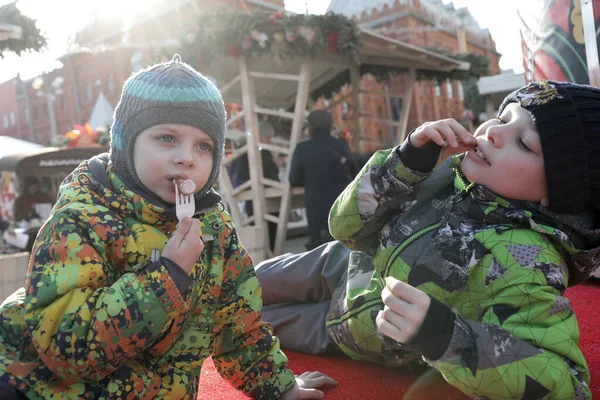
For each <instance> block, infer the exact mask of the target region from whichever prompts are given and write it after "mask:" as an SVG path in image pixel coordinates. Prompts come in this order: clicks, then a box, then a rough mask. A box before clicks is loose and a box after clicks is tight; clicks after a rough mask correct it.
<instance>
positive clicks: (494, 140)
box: [486, 126, 502, 147]
mask: <svg viewBox="0 0 600 400" xmlns="http://www.w3.org/2000/svg"><path fill="white" fill-rule="evenodd" d="M498 131H499V129H498V127H497V126H491V127H490V128H488V130H487V132H486V136H487V139H488V142H490V143H491V144H492V145H494V147H500V146H501V145H502V134H501V133H499V132H498Z"/></svg>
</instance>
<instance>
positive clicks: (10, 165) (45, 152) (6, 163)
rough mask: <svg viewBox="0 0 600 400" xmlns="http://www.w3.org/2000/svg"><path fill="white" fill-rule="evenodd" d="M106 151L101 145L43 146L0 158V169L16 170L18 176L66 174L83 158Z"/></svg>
mask: <svg viewBox="0 0 600 400" xmlns="http://www.w3.org/2000/svg"><path fill="white" fill-rule="evenodd" d="M105 151H107V149H105V148H101V147H80V148H73V149H60V148H56V147H45V148H43V149H39V150H31V151H26V152H22V153H16V154H11V155H8V156H4V157H2V158H0V171H11V172H16V174H17V175H18V176H27V175H37V176H43V175H54V174H59V173H60V174H65V175H66V174H68V173H70V172H71V171H73V170H74V169H75V167H77V166H78V165H79V164H80V163H81V162H82V161H83V160H87V159H88V158H90V157H93V156H95V155H96V154H100V153H102V152H105Z"/></svg>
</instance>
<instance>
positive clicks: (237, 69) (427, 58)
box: [179, 11, 469, 262]
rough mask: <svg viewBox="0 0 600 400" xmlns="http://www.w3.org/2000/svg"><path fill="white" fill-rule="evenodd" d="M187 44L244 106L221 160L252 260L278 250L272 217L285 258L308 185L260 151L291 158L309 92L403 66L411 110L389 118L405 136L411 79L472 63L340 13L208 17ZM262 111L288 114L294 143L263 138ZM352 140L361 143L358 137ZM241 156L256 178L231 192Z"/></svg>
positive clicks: (225, 190) (226, 191) (185, 50)
mask: <svg viewBox="0 0 600 400" xmlns="http://www.w3.org/2000/svg"><path fill="white" fill-rule="evenodd" d="M181 42H182V43H181V46H180V48H179V51H180V52H181V54H182V57H183V59H184V61H186V62H188V63H190V64H192V65H193V66H195V67H196V68H198V69H199V70H200V71H202V72H203V73H205V74H207V75H208V74H209V75H210V76H211V77H212V78H213V79H214V81H215V83H216V84H217V86H218V87H219V89H220V91H221V92H222V94H223V97H224V100H225V101H226V102H228V103H233V104H240V105H241V109H236V110H235V113H234V114H231V115H230V118H229V121H228V122H227V126H228V127H236V126H237V125H239V122H240V121H243V127H244V129H245V131H246V132H247V140H246V144H243V145H242V146H241V147H239V148H236V149H235V150H234V151H233V152H232V154H230V155H229V157H226V158H225V159H224V160H223V167H224V168H222V173H221V180H220V182H219V185H220V191H221V193H222V194H223V195H224V198H225V200H226V202H227V205H228V207H229V209H230V211H231V214H232V217H233V219H234V221H235V223H236V225H237V226H238V228H239V232H240V236H241V237H242V241H243V243H244V245H245V246H246V247H247V248H248V251H249V253H250V254H251V255H252V257H253V260H254V261H255V262H259V261H260V260H262V259H264V258H265V257H268V256H271V255H272V254H271V251H270V249H269V248H268V246H267V239H266V237H267V236H266V235H267V233H266V223H267V221H271V222H274V223H276V224H277V236H276V242H275V250H274V253H275V254H280V253H282V251H283V245H284V241H285V238H286V230H287V224H288V216H289V212H290V208H291V205H292V204H293V203H298V204H299V205H302V204H303V191H302V190H301V189H300V188H291V187H290V184H289V182H288V181H287V179H285V177H287V176H288V170H287V168H288V167H286V170H285V172H284V178H283V179H282V180H281V181H279V180H278V181H275V180H272V179H267V178H265V177H264V174H263V168H262V163H261V159H260V157H261V156H260V151H259V149H260V148H262V149H265V150H268V151H271V152H272V153H274V154H276V155H283V156H288V157H289V156H291V154H292V153H293V151H294V148H295V146H296V144H297V143H298V141H299V140H300V138H301V134H302V130H303V125H304V119H305V117H306V116H307V106H309V105H310V104H311V102H312V101H313V99H312V98H311V93H315V92H318V90H319V89H320V88H322V87H323V86H324V85H326V84H328V83H329V82H331V81H332V80H333V79H334V78H338V77H339V76H340V75H343V74H348V73H349V77H350V81H351V82H350V83H351V84H352V86H353V87H355V88H358V87H359V86H360V84H359V81H360V75H361V67H363V68H364V67H365V66H370V67H371V68H370V69H371V70H373V69H374V68H377V67H379V68H390V69H395V70H396V71H402V72H404V73H405V76H406V80H405V82H406V84H405V89H404V93H402V94H401V96H402V98H403V104H404V105H405V106H404V107H403V108H402V111H401V118H400V121H387V120H386V122H387V123H389V124H391V125H392V126H394V128H395V129H396V130H397V133H396V135H397V140H398V141H399V140H401V139H402V138H403V137H404V136H405V134H406V126H407V121H408V115H409V111H410V110H409V107H410V104H411V96H412V93H413V84H414V82H415V80H416V79H418V78H419V77H420V76H427V74H428V73H431V72H443V73H451V72H452V71H456V70H462V71H466V70H468V69H469V63H467V62H461V61H458V60H456V59H454V58H450V57H448V56H444V55H441V54H438V53H435V52H432V51H428V50H425V49H422V48H419V47H416V46H412V45H409V44H406V43H403V42H399V41H395V40H392V39H389V38H386V37H383V36H380V35H378V34H376V33H373V32H370V31H366V30H362V29H360V28H358V27H357V25H356V24H355V23H354V22H353V21H351V20H349V19H347V18H346V17H343V16H341V15H336V14H327V15H297V14H287V13H284V12H281V11H276V12H273V13H269V12H258V11H257V12H251V13H250V12H249V13H226V14H222V13H221V14H216V15H215V14H210V15H207V14H204V15H201V16H200V17H199V19H198V20H197V21H196V24H195V25H194V26H192V27H190V28H189V29H188V30H187V31H185V32H184V34H183V35H182V38H181ZM347 96H348V97H351V98H352V102H353V104H354V105H359V104H360V96H359V92H358V90H354V91H352V92H350V93H348V95H347ZM332 106H334V104H330V105H329V107H332ZM264 115H267V116H271V117H276V118H281V119H286V120H289V121H290V122H291V124H290V126H291V128H290V130H291V132H290V134H289V139H287V140H286V141H284V142H282V143H273V142H271V143H266V142H264V141H262V140H261V137H260V135H259V117H262V116H264ZM352 118H353V123H354V126H355V127H359V126H360V124H361V116H360V114H359V113H354V115H353V117H352ZM354 140H356V141H358V136H356V137H355V139H354ZM355 144H356V145H358V146H359V145H360V143H355ZM244 155H247V159H248V162H249V171H250V179H249V180H248V181H247V182H245V183H243V184H241V185H239V186H237V187H236V188H235V189H234V187H233V185H232V182H231V177H230V175H229V172H228V169H227V168H226V167H227V165H228V164H230V163H231V162H233V161H234V160H237V159H238V158H240V157H242V156H244ZM288 166H289V164H288ZM245 200H252V202H253V209H254V213H253V215H252V216H251V217H246V218H243V216H242V214H241V213H240V211H239V209H238V207H237V204H238V202H241V201H245Z"/></svg>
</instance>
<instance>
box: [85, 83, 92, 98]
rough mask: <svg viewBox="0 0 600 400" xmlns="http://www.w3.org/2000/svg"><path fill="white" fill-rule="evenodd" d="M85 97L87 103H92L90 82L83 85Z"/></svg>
mask: <svg viewBox="0 0 600 400" xmlns="http://www.w3.org/2000/svg"><path fill="white" fill-rule="evenodd" d="M85 97H86V98H87V100H88V101H92V84H91V83H90V82H88V83H86V85H85Z"/></svg>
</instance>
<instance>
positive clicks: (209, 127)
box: [110, 105, 224, 196]
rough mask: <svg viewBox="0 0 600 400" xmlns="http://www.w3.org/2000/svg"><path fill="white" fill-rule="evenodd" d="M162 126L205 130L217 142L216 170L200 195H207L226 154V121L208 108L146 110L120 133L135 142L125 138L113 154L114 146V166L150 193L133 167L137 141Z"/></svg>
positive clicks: (212, 172)
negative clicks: (145, 132)
mask: <svg viewBox="0 0 600 400" xmlns="http://www.w3.org/2000/svg"><path fill="white" fill-rule="evenodd" d="M199 114H202V116H201V117H199ZM162 124H182V125H189V126H193V127H195V128H198V129H200V130H202V131H203V132H204V133H206V134H207V135H208V136H209V137H210V138H211V139H212V140H213V144H214V146H215V148H214V152H213V154H214V158H213V168H212V171H211V174H210V177H209V179H208V182H207V183H206V185H205V186H204V188H202V189H201V191H200V192H198V193H197V196H201V195H203V194H205V193H206V192H207V191H208V190H209V189H210V188H211V187H212V186H213V185H214V184H215V183H216V181H217V179H218V176H219V170H220V164H221V160H222V158H223V153H224V144H223V142H222V140H219V139H220V138H221V137H223V132H222V130H223V124H224V122H223V121H222V120H220V118H218V117H217V116H216V115H215V114H213V113H211V112H210V111H208V110H207V109H203V110H199V109H198V108H192V107H177V106H168V105H157V106H156V107H150V108H146V109H143V110H142V111H140V112H138V113H137V114H136V115H134V116H133V117H131V118H130V119H129V120H128V121H127V124H126V125H125V126H123V127H122V131H121V132H120V135H119V136H120V137H122V138H129V140H130V141H131V142H129V141H127V139H122V142H121V146H122V148H121V149H119V150H118V151H113V150H115V149H114V148H112V147H111V154H110V157H111V161H112V163H113V164H114V165H115V166H116V168H117V170H122V169H124V171H126V173H127V174H129V175H130V176H131V177H132V178H134V180H135V183H136V184H137V185H139V186H140V187H142V188H143V189H145V190H148V189H147V188H144V186H143V185H142V183H141V182H140V181H139V179H138V178H137V176H138V175H137V171H135V166H134V165H133V146H134V143H135V140H136V139H137V135H138V134H139V133H140V132H142V131H144V130H146V129H148V128H150V127H152V126H155V125H162Z"/></svg>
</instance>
